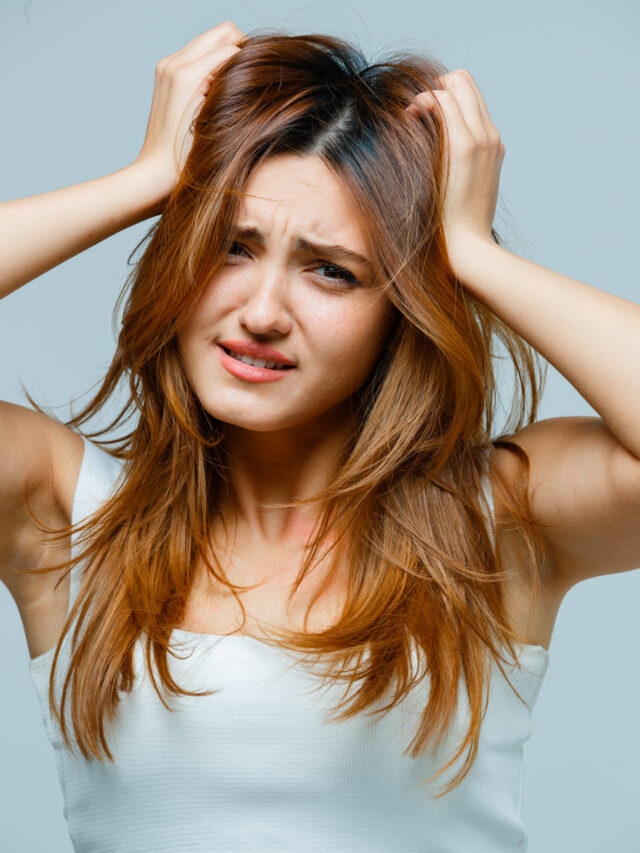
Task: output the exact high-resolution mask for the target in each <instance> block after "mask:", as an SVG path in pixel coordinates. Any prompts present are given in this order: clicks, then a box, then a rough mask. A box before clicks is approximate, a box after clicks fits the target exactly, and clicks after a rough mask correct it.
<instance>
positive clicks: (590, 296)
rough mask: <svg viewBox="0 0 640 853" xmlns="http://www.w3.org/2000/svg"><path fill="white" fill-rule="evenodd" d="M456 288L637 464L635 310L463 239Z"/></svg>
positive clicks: (639, 340) (639, 326)
mask: <svg viewBox="0 0 640 853" xmlns="http://www.w3.org/2000/svg"><path fill="white" fill-rule="evenodd" d="M450 258H451V261H452V266H453V268H454V271H455V273H456V276H457V277H458V279H459V280H460V282H461V283H462V284H463V286H464V287H465V288H466V289H467V290H468V291H469V292H470V293H471V294H472V295H473V296H475V297H476V298H477V299H479V300H480V301H481V302H482V303H483V304H484V305H486V307H487V308H488V309H489V310H490V311H491V312H492V313H494V314H496V315H497V316H498V317H499V318H500V319H501V320H503V321H504V322H505V323H506V324H507V325H508V326H510V327H511V328H512V329H513V330H514V331H515V332H517V333H518V334H519V335H520V336H521V337H523V338H524V339H525V340H526V341H527V342H528V343H529V344H531V346H533V347H534V348H535V349H536V350H537V351H538V352H539V353H540V354H541V355H542V356H543V357H544V358H545V359H546V360H547V361H549V362H550V363H551V364H552V365H553V366H554V367H555V368H556V369H557V370H558V371H560V373H562V375H563V376H564V377H565V378H566V379H567V380H568V381H569V382H571V384H572V385H573V386H574V387H575V388H576V389H577V391H579V393H580V394H581V395H582V396H583V397H584V399H585V400H586V401H587V402H588V403H589V404H590V405H591V406H592V407H593V408H594V409H595V410H596V412H598V414H599V415H600V417H601V418H602V420H603V421H604V422H605V424H606V425H607V427H608V428H609V429H610V430H611V432H612V433H613V434H614V435H615V436H616V438H617V439H618V441H619V442H620V443H621V444H622V445H623V446H624V447H626V448H627V450H629V451H630V452H631V453H632V454H634V455H635V456H637V457H640V393H639V391H640V305H637V304H636V303H634V302H630V301H628V300H626V299H623V298H622V297H619V296H614V295H613V294H610V293H607V292H605V291H603V290H599V289H598V288H595V287H592V286H590V285H588V284H584V283H582V282H580V281H576V280H575V279H572V278H569V277H568V276H565V275H561V274H560V273H557V272H553V271H551V270H549V269H546V268H545V267H542V266H539V265H538V264H535V263H533V262H531V261H528V260H526V259H524V258H521V257H519V256H518V255H515V254H513V253H511V252H509V251H507V250H506V249H504V248H502V247H501V246H498V245H497V244H496V243H493V242H491V241H489V240H484V239H481V238H476V237H473V238H471V237H469V238H468V239H465V240H464V242H463V243H460V244H459V245H458V246H457V247H455V249H454V250H453V251H450Z"/></svg>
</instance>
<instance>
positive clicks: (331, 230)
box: [238, 154, 367, 253]
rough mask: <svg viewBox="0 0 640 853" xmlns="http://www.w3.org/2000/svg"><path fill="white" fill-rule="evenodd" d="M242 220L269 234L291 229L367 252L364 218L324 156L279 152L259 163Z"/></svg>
mask: <svg viewBox="0 0 640 853" xmlns="http://www.w3.org/2000/svg"><path fill="white" fill-rule="evenodd" d="M238 220H239V222H240V223H241V224H245V223H248V222H251V223H253V224H255V225H258V226H259V227H260V229H261V230H263V231H265V232H266V233H268V232H269V231H270V230H271V229H272V228H273V227H274V226H275V227H276V228H283V229H289V228H290V229H291V230H292V231H295V232H296V233H300V234H304V235H306V236H309V237H310V238H313V237H317V238H319V239H321V240H325V241H328V242H338V238H340V242H343V243H345V244H347V245H350V246H351V247H352V248H353V249H355V250H356V251H362V252H363V253H365V252H366V249H367V241H366V236H365V233H364V230H363V228H362V226H361V223H360V220H359V216H358V214H357V212H356V210H355V207H354V206H353V204H352V203H351V201H350V199H349V196H348V194H347V192H346V191H345V188H344V187H343V185H342V183H341V182H340V180H339V179H338V177H337V176H336V175H335V174H334V172H332V171H331V169H329V167H328V166H327V165H326V164H325V163H324V162H323V161H322V160H321V159H320V158H319V157H315V156H309V155H304V156H303V155H299V154H278V155H275V156H273V157H270V158H269V159H268V160H266V161H264V162H263V163H261V164H260V165H259V166H258V167H256V169H255V171H254V172H253V173H252V175H251V177H250V179H249V181H248V183H247V186H246V187H245V190H244V193H243V194H242V198H241V202H240V206H239V209H238Z"/></svg>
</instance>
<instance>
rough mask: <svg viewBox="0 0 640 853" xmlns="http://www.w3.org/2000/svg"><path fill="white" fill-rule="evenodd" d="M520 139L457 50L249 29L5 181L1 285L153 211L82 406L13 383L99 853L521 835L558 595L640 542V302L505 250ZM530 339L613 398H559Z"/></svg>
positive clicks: (22, 481) (2, 519)
mask: <svg viewBox="0 0 640 853" xmlns="http://www.w3.org/2000/svg"><path fill="white" fill-rule="evenodd" d="M503 157H504V146H503V145H502V143H501V140H500V136H499V134H498V131H497V130H496V128H495V126H494V125H493V123H492V121H491V119H490V117H489V113H488V111H487V108H486V106H485V103H484V100H483V98H482V95H481V94H480V92H479V91H478V88H477V86H476V84H475V82H474V80H473V77H472V76H471V75H470V74H469V73H468V72H467V71H464V70H456V71H453V72H451V73H447V72H446V69H444V68H442V67H441V66H439V65H438V64H437V63H435V62H433V61H431V60H428V59H426V58H424V57H420V56H409V55H407V54H402V55H401V56H398V58H397V59H396V60H395V61H387V62H385V63H379V64H374V65H368V64H367V62H366V60H365V58H364V57H363V56H362V55H361V54H360V53H359V52H358V51H357V50H356V49H355V48H353V47H352V46H350V45H348V44H347V43H345V42H343V41H341V40H339V39H336V38H332V37H329V36H317V35H315V36H287V35H277V34H273V33H271V34H269V35H261V34H257V35H253V36H251V37H246V36H244V35H243V33H241V32H240V31H239V30H238V29H237V28H236V27H235V26H234V25H233V24H231V23H229V22H225V23H223V24H221V25H219V26H217V27H215V28H213V29H212V30H210V31H208V32H206V33H204V34H202V35H201V36H199V37H198V38H196V39H194V40H193V41H192V42H190V43H189V44H188V45H187V46H186V47H184V48H183V49H182V50H180V51H178V52H177V53H175V54H173V55H171V56H169V57H167V58H166V59H165V60H163V61H161V62H160V63H159V64H158V67H157V70H156V85H155V90H154V97H153V102H152V107H151V114H150V118H149V124H148V129H147V135H146V138H145V140H144V144H143V146H142V150H141V151H140V154H139V156H138V157H137V158H136V160H135V162H134V163H132V164H131V165H130V166H128V167H126V168H124V169H122V170H120V171H118V172H116V173H114V174H111V175H107V176H106V177H103V178H100V179H98V180H95V181H89V182H87V183H85V184H81V185H78V186H75V187H70V188H67V189H63V190H59V191H56V192H52V193H47V194H45V195H42V196H37V197H34V198H29V199H20V200H18V201H12V202H7V203H5V204H3V205H2V206H0V218H1V219H0V224H1V228H0V235H1V239H2V255H3V261H4V263H3V267H2V271H1V274H0V287H1V292H2V294H3V295H7V294H9V293H11V292H13V291H14V290H16V289H17V288H19V287H21V286H22V285H24V284H26V283H27V282H29V281H30V280H32V279H33V278H35V277H36V276H38V275H40V274H42V273H44V272H45V271H47V270H49V269H51V268H52V267H53V266H55V265H56V264H58V263H61V262H62V261H63V260H65V259H67V258H70V257H71V256H73V255H75V254H77V253H78V252H80V251H82V250H83V249H85V248H87V247H89V246H91V245H93V244H95V243H97V242H98V241H100V240H102V239H104V238H106V237H107V236H109V235H111V234H113V233H115V232H117V231H118V230H120V229H122V228H125V227H127V226H128V225H131V224H133V223H135V222H139V221H142V220H144V219H146V218H148V217H151V216H156V215H158V214H161V215H160V218H159V219H158V220H157V221H156V222H155V223H154V224H153V227H152V228H151V230H150V232H149V235H148V241H147V244H146V247H145V249H144V252H143V254H142V256H141V258H140V259H139V260H138V262H137V263H136V265H135V267H134V270H133V272H132V275H131V276H130V279H129V280H128V282H127V283H126V288H125V290H126V293H127V300H126V304H125V310H124V314H123V318H122V328H121V330H120V334H119V339H118V346H117V350H116V353H115V355H114V358H113V362H112V364H111V365H110V367H109V369H108V371H107V374H106V376H105V377H104V381H103V383H102V386H101V388H100V390H99V391H98V393H97V394H96V396H95V397H94V399H93V400H92V401H91V402H90V403H89V405H88V406H87V407H86V408H85V409H83V410H82V411H81V412H80V413H79V414H78V415H76V416H75V417H74V418H72V419H70V420H69V421H67V422H60V421H57V420H55V419H54V418H52V417H50V416H49V415H48V414H46V413H45V412H44V411H42V409H41V408H40V407H39V406H38V404H37V403H36V402H35V401H34V400H32V399H31V398H29V400H30V402H31V403H32V404H33V405H34V407H35V410H32V409H28V408H25V407H21V406H17V405H13V404H10V403H2V404H1V405H0V445H1V446H2V448H3V453H2V460H1V462H0V465H1V471H0V506H1V510H2V511H1V512H0V576H1V577H2V580H3V582H4V583H5V584H6V586H7V587H8V589H9V590H10V592H11V594H12V595H13V597H14V599H15V601H16V604H17V606H18V608H19V611H20V615H21V617H22V621H23V623H24V626H25V632H26V637H27V643H28V647H29V653H30V656H31V660H30V672H31V675H32V678H33V681H34V684H35V686H36V689H37V691H38V696H39V698H40V702H41V708H42V713H43V719H44V723H45V727H46V730H47V734H48V736H49V738H50V740H51V743H52V745H53V747H54V750H55V754H56V760H57V765H58V771H59V775H60V780H61V785H62V789H63V794H64V798H65V816H66V818H67V821H68V824H69V831H70V834H71V838H72V840H73V843H74V847H75V849H76V850H82V851H96V850H136V851H142V850H154V851H157V850H171V851H178V850H184V851H187V850H188V851H195V850H225V851H232V850H233V851H240V850H242V851H245V850H247V851H248V850H252V851H253V850H274V851H275V850H278V851H282V850H295V851H312V850H313V851H316V850H318V851H319V850H322V851H328V850H331V851H343V850H362V851H417V850H420V851H438V853H442V852H443V851H445V850H446V851H449V850H452V851H453V850H455V851H487V853H488V851H491V853H496V851H507V850H516V849H519V850H522V849H523V845H524V844H525V843H526V828H525V827H524V825H523V823H522V821H521V818H520V800H521V791H522V789H521V783H522V745H523V743H524V742H525V741H526V739H527V737H528V736H529V734H530V724H531V711H532V708H533V705H534V703H535V699H536V697H537V695H538V691H539V689H540V685H541V682H542V679H543V677H544V674H545V671H546V668H547V665H548V660H549V653H548V646H549V642H550V639H551V634H552V629H553V624H554V620H555V617H556V614H557V611H558V608H559V606H560V603H561V601H562V599H563V596H564V595H565V594H566V592H567V590H568V589H570V588H571V586H572V585H574V584H576V583H577V582H579V581H580V580H583V579H584V578H587V577H592V576H595V575H597V574H603V573H607V572H619V571H624V570H628V569H633V568H636V567H637V566H638V565H640V530H639V528H638V524H637V515H638V512H639V511H640V403H638V402H637V399H636V398H637V395H634V394H633V393H631V390H632V389H635V388H636V387H637V379H638V367H637V365H638V363H639V359H638V340H640V335H639V334H638V333H639V331H640V308H638V306H636V305H634V304H632V303H629V302H627V301H625V300H623V299H620V298H617V297H615V296H611V295H609V294H607V293H605V292H603V291H600V290H598V289H596V288H593V287H589V286H587V285H585V284H582V283H580V282H578V281H574V280H572V279H570V278H567V277H566V276H563V275H560V274H557V273H554V272H551V271H549V270H547V269H544V268H542V267H540V266H538V265H536V264H534V263H531V262H529V261H526V260H523V259H522V258H519V257H518V256H516V255H514V254H512V253H511V252H508V251H506V250H505V249H504V248H503V247H502V246H501V245H500V243H499V238H498V235H497V234H496V233H495V231H494V230H493V228H492V223H493V217H494V212H495V206H496V198H497V192H498V181H499V173H500V168H501V164H502V160H503ZM34 234H36V235H37V239H36V240H34V239H33V237H34ZM123 296H124V292H123ZM119 304H120V300H119ZM497 343H500V344H501V345H502V346H503V347H504V348H505V350H506V352H507V354H508V357H510V358H511V360H512V363H513V366H514V369H515V370H516V374H517V376H518V378H519V382H520V384H519V395H518V396H517V398H516V399H515V400H514V407H513V409H512V412H514V413H515V415H516V417H515V418H514V420H513V422H511V423H510V424H508V425H507V426H508V428H507V429H506V430H505V431H503V432H502V433H501V434H500V435H495V434H494V431H493V429H492V428H493V410H494V404H495V398H496V379H495V375H494V368H493V362H492V358H493V356H494V355H495V354H496V353H495V348H494V346H495V344H497ZM537 353H540V354H542V356H544V357H545V358H546V359H547V360H548V361H549V362H550V363H552V364H553V365H555V366H556V367H557V368H558V370H560V371H561V372H562V373H563V375H564V376H565V377H566V378H567V379H568V380H569V381H570V382H571V383H572V384H573V385H574V386H575V387H576V388H577V389H578V390H579V391H580V393H581V394H582V395H583V396H584V398H585V399H586V400H587V401H588V402H589V403H590V404H591V405H592V406H593V408H594V409H595V410H596V411H597V412H598V413H599V415H600V417H599V418H586V417H565V418H555V419H551V420H544V421H539V420H536V411H537V404H538V399H539V393H540V378H539V374H538V362H537ZM121 380H125V381H126V383H127V387H128V391H129V398H128V405H127V406H126V407H125V408H124V409H123V410H122V411H121V412H120V414H119V416H118V417H117V418H116V420H115V421H114V422H113V423H112V424H110V425H109V427H108V428H107V429H104V430H101V431H98V432H93V433H83V432H82V431H81V430H80V429H79V427H80V426H81V425H82V424H83V423H84V422H85V421H87V420H88V419H89V418H90V417H91V416H92V415H95V414H97V413H99V412H100V411H101V409H102V407H103V406H104V404H105V403H106V402H107V401H108V400H109V399H110V397H111V395H112V394H113V393H114V392H115V391H116V390H117V388H118V386H119V383H120V381H121ZM528 398H529V402H527V400H528ZM133 415H135V416H136V419H135V423H134V425H133V427H132V428H131V430H130V431H129V432H128V433H126V434H125V435H124V437H122V438H120V439H114V440H111V441H109V440H104V441H103V442H93V441H91V440H89V438H90V437H91V438H95V437H97V436H99V435H104V434H105V433H107V432H109V431H111V430H112V429H113V428H114V427H116V426H118V425H119V424H120V423H125V422H126V421H127V420H128V419H129V418H130V417H131V416H133ZM100 444H103V445H105V446H104V447H100V446H99V445H100ZM109 445H117V446H116V447H110V446H109ZM185 651H186V652H188V654H185V655H183V654H182V653H183V652H185ZM321 687H322V688H324V690H322V691H320V689H319V688H321ZM173 700H175V701H173Z"/></svg>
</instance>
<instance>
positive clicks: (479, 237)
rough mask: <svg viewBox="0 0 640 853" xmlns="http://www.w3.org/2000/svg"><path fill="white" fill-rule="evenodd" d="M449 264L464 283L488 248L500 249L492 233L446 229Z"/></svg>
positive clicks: (464, 229)
mask: <svg viewBox="0 0 640 853" xmlns="http://www.w3.org/2000/svg"><path fill="white" fill-rule="evenodd" d="M445 240H446V244H447V256H448V259H449V264H450V266H451V268H452V270H453V272H454V273H455V275H456V278H458V279H459V280H460V281H462V282H463V283H464V281H465V279H467V278H469V277H470V276H471V275H472V274H473V271H474V270H475V269H476V268H477V266H478V264H479V262H480V260H481V258H482V256H483V255H484V254H486V252H487V250H489V251H491V250H492V249H500V246H499V245H498V244H497V243H496V242H495V241H494V240H493V239H492V237H491V234H490V233H489V234H483V233H480V232H478V231H473V230H471V229H468V228H456V229H445Z"/></svg>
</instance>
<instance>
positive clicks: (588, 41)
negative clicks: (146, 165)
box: [0, 0, 640, 853]
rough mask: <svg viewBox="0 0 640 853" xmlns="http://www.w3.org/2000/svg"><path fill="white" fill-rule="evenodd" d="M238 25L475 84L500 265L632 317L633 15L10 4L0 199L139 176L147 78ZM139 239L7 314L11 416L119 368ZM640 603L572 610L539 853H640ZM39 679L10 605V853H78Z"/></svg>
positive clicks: (584, 408)
mask: <svg viewBox="0 0 640 853" xmlns="http://www.w3.org/2000/svg"><path fill="white" fill-rule="evenodd" d="M228 18H230V19H231V20H233V21H234V22H235V23H236V24H237V25H238V26H239V27H240V28H241V29H242V30H243V31H245V32H246V31H248V30H250V29H253V28H255V27H285V28H287V29H288V30H289V31H290V32H296V33H302V32H314V31H315V32H318V31H319V32H329V33H332V34H338V35H343V36H346V37H348V38H351V39H353V40H355V41H357V42H358V43H359V44H360V45H361V47H363V48H364V50H365V52H366V53H367V55H369V56H370V57H371V55H372V54H375V55H376V56H378V55H379V53H380V52H384V51H387V50H392V49H394V48H412V49H416V50H423V51H431V52H432V53H433V54H435V56H436V57H437V58H438V59H440V60H441V61H442V62H444V63H445V65H446V66H447V67H448V68H449V69H450V70H452V69H454V68H458V67H464V68H467V69H469V70H470V71H471V73H472V74H473V75H474V77H475V79H476V81H477V83H478V85H479V87H480V89H481V91H482V93H483V95H484V97H485V100H486V102H487V105H488V109H489V112H490V114H491V117H492V119H493V121H494V123H495V124H496V126H497V128H498V130H499V131H500V133H501V136H502V139H503V141H504V143H505V146H506V157H505V161H504V165H503V168H502V180H501V194H500V201H499V206H498V212H497V217H496V220H495V225H496V228H497V230H498V232H499V233H500V235H501V236H502V237H503V238H504V239H505V240H506V242H507V246H508V248H510V249H511V250H512V251H515V252H517V253H518V254H520V255H523V256H525V257H527V258H529V259H531V260H533V261H535V262H536V263H539V264H542V265H543V266H546V267H549V268H551V269H554V270H557V271H559V272H561V273H564V274H566V275H569V276H572V277H573V278H576V279H579V280H580V281H584V282H587V283H588V284H591V285H594V286H596V287H600V288H602V289H604V290H607V291H609V292H611V293H615V294H617V295H619V296H623V297H625V298H627V299H630V300H633V301H634V302H638V301H639V298H638V292H639V286H638V265H637V247H638V238H637V227H638V214H637V204H638V198H639V197H640V186H639V171H638V167H637V157H638V151H639V150H640V149H639V145H638V143H639V123H638V106H637V103H638V102H637V93H638V88H639V86H640V69H639V60H638V36H639V34H640V32H639V29H640V28H639V26H638V25H639V23H640V7H639V6H638V5H637V4H635V3H633V2H632V0H628V2H623V0H615V2H611V0H607V2H604V0H598V2H595V0H593V1H592V2H562V0H561V2H552V0H538V2H536V3H521V2H506V1H503V2H498V0H486V2H483V3H478V2H474V0H464V2H463V0H452V2H446V3H443V2H439V3H428V2H425V0H416V2H410V0H394V2H393V3H389V2H377V0H367V2H365V0H341V2H339V3H337V2H315V3H301V2H276V0H271V2H269V3H262V4H260V3H258V0H253V2H243V0H234V2H215V3H214V2H205V0H191V2H188V0H181V2H178V0H173V2H169V0H163V2H159V0H153V2H151V0H142V1H141V0H137V2H133V3H132V2H131V0H110V2H108V3H107V2H104V3H97V2H91V3H87V2H81V0H57V2H55V3H54V2H46V3H45V2H42V0H27V2H23V3H19V2H9V0H3V4H2V9H1V11H0V40H1V41H0V48H1V49H0V72H1V74H2V118H3V122H2V125H3V133H2V135H1V136H0V150H1V153H2V171H1V176H2V177H1V180H2V192H1V194H0V195H1V197H2V198H3V199H11V198H18V197H22V196H28V195H34V194H36V193H39V192H44V191H47V190H52V189H57V188H59V187H63V186H66V185H69V184H74V183H78V182H80V181H84V180H88V179H91V178H94V177H98V176H99V175H103V174H106V173H108V172H111V171H115V170H116V169H119V168H121V167H122V166H124V165H126V164H127V163H128V162H130V161H131V160H132V159H133V158H134V157H135V156H136V154H137V152H138V150H139V148H140V146H141V144H142V140H143V137H144V131H145V128H146V120H147V115H148V109H149V105H150V102H151V93H152V89H153V74H154V67H155V64H156V62H157V61H158V60H159V59H160V58H162V57H163V56H165V55H166V54H168V53H172V52H173V51H175V50H177V49H179V48H180V47H182V46H183V45H184V44H185V43H186V42H187V41H189V40H190V39H192V38H193V37H194V36H195V35H197V34H198V33H199V32H201V31H203V30H205V29H208V28H210V27H212V26H214V25H215V24H217V23H220V22H222V21H223V20H226V19H228ZM146 227H147V226H146V225H144V224H143V225H140V226H136V227H134V228H130V229H128V230H127V231H125V232H123V233H121V234H119V235H117V236H115V237H113V238H111V239H110V240H107V241H106V242H104V243H102V244H101V245H98V246H97V247H95V248H93V249H91V250H89V251H87V252H85V253H83V254H82V255H80V256H78V257H76V258H74V259H72V260H71V261H68V262H67V263H65V264H63V265H62V266H61V267H58V268H57V269H54V270H52V271H51V272H49V273H47V274H46V275H44V276H42V277H41V278H39V279H37V280H36V281H34V282H32V283H30V284H29V285H28V286H27V287H25V288H23V289H22V290H20V291H18V292H16V293H14V294H12V295H10V296H9V297H8V298H7V299H6V300H4V301H3V302H2V304H1V305H0V318H1V319H0V323H1V325H0V363H1V364H2V371H1V376H0V398H2V399H5V400H10V401H13V402H17V403H21V404H23V405H24V404H25V402H26V400H25V399H24V397H23V396H22V393H21V390H20V386H19V379H22V380H23V382H24V383H25V384H26V386H27V387H28V388H29V389H30V391H31V392H32V393H33V394H35V396H36V399H38V401H40V402H44V403H45V404H49V405H56V406H60V407H61V408H60V409H59V412H60V414H61V416H64V417H67V416H68V415H67V413H68V408H67V403H68V401H69V400H70V399H71V397H72V396H74V395H75V396H77V395H79V394H81V393H82V392H85V391H87V390H88V389H89V386H90V385H91V384H92V383H94V382H96V381H97V380H98V379H99V378H100V377H101V375H102V374H103V372H104V370H105V369H106V367H107V364H108V363H109V361H110V359H111V355H112V352H113V350H114V347H115V337H114V334H113V332H112V328H111V312H112V307H113V304H114V302H115V299H116V296H117V294H118V292H119V290H120V287H121V285H122V282H123V281H124V278H125V275H126V272H127V266H126V258H127V255H128V254H129V252H130V251H131V250H132V249H133V247H134V245H135V244H136V242H137V241H138V239H139V238H140V237H141V236H142V234H143V233H144V232H145V231H146ZM33 239H34V240H37V239H38V235H37V234H34V235H33ZM0 262H1V261H0ZM548 377H549V378H548V383H547V390H546V393H545V397H544V401H543V406H542V409H541V413H540V416H541V417H542V418H545V417H554V416H558V415H591V414H594V412H593V410H592V409H591V407H590V406H589V405H588V404H587V403H586V402H585V401H584V400H583V399H582V398H581V397H580V395H579V394H578V392H577V391H576V390H575V389H574V388H573V387H572V386H571V385H570V384H569V383H568V382H567V381H566V380H565V379H564V378H563V377H562V376H561V375H560V374H559V373H558V372H557V371H556V370H555V369H554V368H552V367H550V368H549V374H548ZM509 392H510V383H508V385H507V386H506V387H505V394H508V393H509ZM629 393H630V394H637V393H638V388H630V389H629ZM86 399H87V398H86V397H85V398H83V401H84V400H86ZM0 452H3V453H4V452H8V451H7V450H6V449H2V450H0ZM9 452H10V451H9ZM639 604H640V573H639V572H637V571H635V572H630V573H626V574H621V575H614V576H609V577H603V578H596V579H592V580H589V581H586V582H583V583H582V584H579V585H578V586H577V587H575V588H574V589H573V590H571V591H570V593H569V594H568V596H567V598H566V599H565V601H564V603H563V605H562V608H561V611H560V614H559V617H558V620H557V623H556V627H555V631H554V638H553V641H552V643H551V663H550V667H549V671H548V674H547V678H546V681H545V683H544V685H543V688H542V692H541V694H540V697H539V699H538V704H537V706H536V709H535V713H534V733H533V736H532V738H531V740H530V741H529V742H528V744H527V746H526V748H525V761H526V778H525V804H524V818H525V821H526V822H527V824H528V826H529V851H530V853H573V851H580V853H602V851H605V850H606V851H616V853H631V851H638V850H640V841H638V838H639V837H640V814H639V809H638V801H639V795H640V784H639V782H638V760H639V759H640V735H639V733H638V719H639V718H640V686H639V684H640V679H639V669H640V667H639V665H638V652H639V651H640V621H639V620H638V616H637V615H638V605H639ZM27 664H28V652H27V646H26V642H25V638H24V633H23V629H22V624H21V622H20V618H19V616H18V612H17V609H16V607H15V604H14V602H13V600H12V599H11V597H10V595H9V593H8V592H7V590H6V588H5V587H4V586H0V671H1V673H2V688H1V692H0V847H1V848H2V850H3V851H5V850H6V851H11V853H27V851H28V853H32V851H40V850H43V851H44V850H46V851H48V853H62V851H70V850H71V844H70V841H69V839H68V836H67V833H66V825H65V822H64V818H63V816H62V797H61V793H60V789H59V786H58V781H57V777H56V774H55V765H54V758H53V752H52V751H51V749H50V746H49V743H48V741H47V739H46V736H45V733H44V729H43V727H42V723H41V720H40V714H39V709H38V705H37V700H36V695H35V691H34V689H33V687H32V685H31V682H30V680H29V673H28V668H27ZM390 853H391V851H390ZM461 853H472V851H461Z"/></svg>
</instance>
